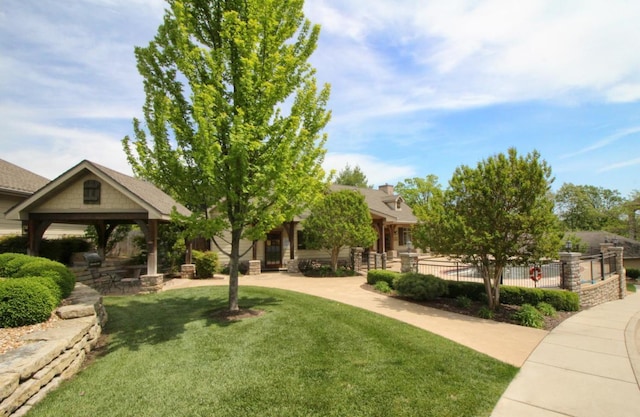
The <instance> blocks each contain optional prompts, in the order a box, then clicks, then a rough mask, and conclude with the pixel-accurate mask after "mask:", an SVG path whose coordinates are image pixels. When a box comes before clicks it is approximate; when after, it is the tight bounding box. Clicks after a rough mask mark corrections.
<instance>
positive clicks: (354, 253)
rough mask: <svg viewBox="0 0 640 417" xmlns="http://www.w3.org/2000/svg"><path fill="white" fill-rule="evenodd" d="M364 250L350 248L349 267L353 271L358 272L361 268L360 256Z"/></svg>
mask: <svg viewBox="0 0 640 417" xmlns="http://www.w3.org/2000/svg"><path fill="white" fill-rule="evenodd" d="M363 253H364V249H363V248H360V247H355V248H351V267H352V268H353V270H354V271H359V270H360V269H361V268H362V254H363Z"/></svg>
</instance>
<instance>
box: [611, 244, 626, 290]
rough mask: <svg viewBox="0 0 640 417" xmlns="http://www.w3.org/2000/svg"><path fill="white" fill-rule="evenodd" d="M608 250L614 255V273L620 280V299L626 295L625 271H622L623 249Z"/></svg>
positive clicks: (620, 247)
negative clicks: (616, 273) (615, 272)
mask: <svg viewBox="0 0 640 417" xmlns="http://www.w3.org/2000/svg"><path fill="white" fill-rule="evenodd" d="M608 250H609V252H613V253H615V255H616V271H617V272H618V278H619V279H620V298H624V297H625V296H626V295H627V271H626V270H625V269H624V257H623V252H624V248H623V247H622V246H611V247H610V248H608Z"/></svg>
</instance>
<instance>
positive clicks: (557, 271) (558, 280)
mask: <svg viewBox="0 0 640 417" xmlns="http://www.w3.org/2000/svg"><path fill="white" fill-rule="evenodd" d="M536 267H537V268H538V269H534V270H533V271H532V268H536ZM417 272H419V273H421V274H430V275H435V276H437V277H439V278H442V279H446V280H451V281H469V282H483V280H482V274H481V272H480V270H478V269H477V268H476V267H475V266H473V265H469V264H465V263H462V262H455V261H438V260H420V261H418V271H417ZM532 272H533V274H532ZM561 274H562V268H561V264H560V262H557V261H554V262H549V263H546V264H542V265H529V266H526V265H510V266H507V267H506V268H505V269H504V271H502V277H501V284H502V285H512V286H518V287H527V288H560V287H561V285H562V277H561ZM532 275H533V276H534V277H535V278H536V280H533V279H531V276H532Z"/></svg>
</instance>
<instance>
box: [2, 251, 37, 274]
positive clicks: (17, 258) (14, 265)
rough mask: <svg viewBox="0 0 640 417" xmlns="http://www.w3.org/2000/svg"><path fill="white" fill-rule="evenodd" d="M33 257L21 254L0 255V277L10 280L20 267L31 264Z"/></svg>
mask: <svg viewBox="0 0 640 417" xmlns="http://www.w3.org/2000/svg"><path fill="white" fill-rule="evenodd" d="M33 259H34V257H33V256H29V255H24V254H22V253H3V254H0V277H6V278H11V277H13V276H15V274H16V273H17V272H18V271H19V270H20V267H22V265H24V264H27V263H29V262H32V261H33Z"/></svg>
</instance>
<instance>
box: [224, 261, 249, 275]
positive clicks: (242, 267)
mask: <svg viewBox="0 0 640 417" xmlns="http://www.w3.org/2000/svg"><path fill="white" fill-rule="evenodd" d="M220 272H221V273H222V274H225V275H229V264H226V265H225V266H224V267H222V270H221V271H220ZM238 272H239V273H240V274H242V275H246V274H247V272H249V261H240V263H239V264H238Z"/></svg>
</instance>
